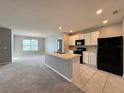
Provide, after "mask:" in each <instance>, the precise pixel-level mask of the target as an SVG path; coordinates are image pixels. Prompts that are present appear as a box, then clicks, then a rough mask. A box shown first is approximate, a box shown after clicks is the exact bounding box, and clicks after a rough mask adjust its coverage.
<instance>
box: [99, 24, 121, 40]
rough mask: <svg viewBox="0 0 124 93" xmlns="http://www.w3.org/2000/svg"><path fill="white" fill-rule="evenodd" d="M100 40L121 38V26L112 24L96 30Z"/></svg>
mask: <svg viewBox="0 0 124 93" xmlns="http://www.w3.org/2000/svg"><path fill="white" fill-rule="evenodd" d="M98 30H99V31H100V33H99V35H100V38H106V37H116V36H122V24H114V25H109V26H105V27H102V28H99V29H98Z"/></svg>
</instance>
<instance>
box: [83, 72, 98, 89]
mask: <svg viewBox="0 0 124 93" xmlns="http://www.w3.org/2000/svg"><path fill="white" fill-rule="evenodd" d="M97 71H98V70H96V71H95V72H94V74H93V75H92V76H91V78H90V79H89V80H87V82H86V84H84V86H83V87H82V88H85V86H86V85H87V84H88V82H90V81H91V79H92V78H93V77H94V76H95V75H96V73H97Z"/></svg>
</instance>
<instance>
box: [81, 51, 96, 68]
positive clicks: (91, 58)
mask: <svg viewBox="0 0 124 93" xmlns="http://www.w3.org/2000/svg"><path fill="white" fill-rule="evenodd" d="M83 62H84V63H86V64H90V65H94V66H96V65H97V55H96V53H92V52H83Z"/></svg>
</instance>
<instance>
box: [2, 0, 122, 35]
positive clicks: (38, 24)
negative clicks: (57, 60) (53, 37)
mask: <svg viewBox="0 0 124 93" xmlns="http://www.w3.org/2000/svg"><path fill="white" fill-rule="evenodd" d="M98 9H103V13H102V14H101V15H96V11H97V10H98ZM114 10H118V11H119V13H118V14H116V15H113V14H112V12H113V11H114ZM123 15H124V0H0V26H1V27H7V28H11V29H12V31H13V33H14V34H20V35H31V36H32V35H33V36H41V37H45V36H48V35H50V34H53V33H59V32H61V31H59V29H58V27H59V26H62V28H63V29H62V31H64V32H69V31H70V30H73V31H74V32H75V31H79V30H84V29H88V28H91V27H96V26H97V27H98V26H102V25H103V24H102V21H103V20H106V19H108V20H109V23H108V24H112V23H116V22H121V20H122V18H123Z"/></svg>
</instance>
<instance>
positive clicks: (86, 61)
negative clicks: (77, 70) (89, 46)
mask: <svg viewBox="0 0 124 93" xmlns="http://www.w3.org/2000/svg"><path fill="white" fill-rule="evenodd" d="M83 62H84V63H86V64H88V63H89V54H88V52H83Z"/></svg>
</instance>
